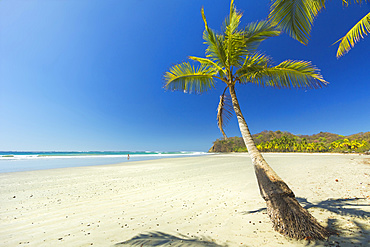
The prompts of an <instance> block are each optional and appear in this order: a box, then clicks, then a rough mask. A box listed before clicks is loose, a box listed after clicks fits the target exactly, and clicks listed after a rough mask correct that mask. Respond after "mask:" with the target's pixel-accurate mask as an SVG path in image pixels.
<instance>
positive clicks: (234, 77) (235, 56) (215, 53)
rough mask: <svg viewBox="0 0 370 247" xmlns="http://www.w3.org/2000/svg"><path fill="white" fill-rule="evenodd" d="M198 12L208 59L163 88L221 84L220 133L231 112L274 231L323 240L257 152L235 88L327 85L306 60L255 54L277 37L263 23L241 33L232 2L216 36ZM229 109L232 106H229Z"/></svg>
mask: <svg viewBox="0 0 370 247" xmlns="http://www.w3.org/2000/svg"><path fill="white" fill-rule="evenodd" d="M201 12H202V17H203V21H204V24H205V31H204V33H203V38H204V40H205V44H206V45H207V49H206V57H205V58H200V57H194V56H191V57H189V59H191V60H193V61H195V62H198V63H199V64H200V65H199V66H194V65H193V64H191V63H189V62H184V63H180V64H177V65H174V66H173V67H172V68H170V70H169V71H168V72H166V73H165V82H166V84H165V88H166V89H167V90H180V91H183V92H189V93H191V92H193V93H202V92H205V91H207V90H209V89H212V88H213V87H214V84H215V83H216V81H218V82H220V83H224V85H225V90H224V93H223V94H222V95H221V97H220V102H219V107H218V114H217V119H218V126H219V128H220V130H221V132H222V133H223V134H224V131H223V127H224V125H225V120H227V118H229V117H230V116H231V112H232V110H233V111H234V113H235V114H236V117H237V119H238V123H239V128H240V132H241V134H242V136H243V140H244V142H245V144H246V147H247V149H248V152H249V154H250V157H251V159H252V163H253V165H254V168H255V173H256V176H257V181H258V185H259V188H260V193H261V196H262V197H263V199H264V200H265V201H266V205H267V212H268V215H269V216H270V219H271V221H272V223H273V227H274V229H275V230H276V231H278V232H280V233H282V234H284V235H287V236H289V237H292V238H296V239H323V238H326V237H327V236H328V235H329V233H328V231H327V230H326V229H325V228H324V227H322V226H321V225H320V224H319V223H318V222H317V220H316V219H315V218H314V217H312V216H311V215H310V214H309V213H308V211H307V210H306V209H304V208H302V206H301V205H300V204H299V203H298V202H297V200H296V199H295V196H294V193H293V191H292V190H291V189H290V188H289V187H288V186H287V185H286V183H285V182H284V181H283V180H282V179H281V178H280V177H279V176H278V175H277V174H276V173H275V172H274V171H273V169H272V168H271V167H270V166H269V165H268V164H267V162H266V161H265V159H264V158H263V157H262V155H261V154H260V152H259V151H258V149H257V148H256V145H255V144H254V141H253V139H252V136H251V134H250V131H249V129H248V125H247V123H246V121H245V119H244V117H243V114H242V112H241V109H240V105H239V103H238V99H237V96H236V91H235V89H236V85H238V84H239V85H247V84H251V83H253V84H257V85H259V86H262V87H274V88H305V89H307V88H313V89H315V88H321V87H322V86H325V85H326V84H327V82H326V81H325V80H324V79H323V77H322V76H321V74H320V72H319V70H318V69H317V68H316V67H314V66H313V65H312V64H311V63H310V62H306V61H292V60H286V61H283V62H281V63H280V64H278V65H276V66H274V65H272V62H271V59H270V58H269V57H267V56H265V55H263V54H261V53H258V52H257V48H258V46H259V44H260V43H261V42H262V41H264V40H265V39H267V38H269V37H274V36H278V35H279V34H280V31H279V30H277V29H276V28H275V27H273V26H271V25H270V23H269V22H267V21H260V22H255V23H251V24H249V25H247V26H246V27H245V28H244V29H239V24H240V19H241V17H242V14H241V13H239V12H238V11H236V9H235V7H234V4H233V1H231V4H230V15H229V16H228V17H227V18H226V20H225V23H224V25H223V29H222V32H221V33H216V32H214V31H213V30H212V29H210V28H209V27H208V24H207V20H206V17H205V14H204V10H203V9H202V11H201ZM227 91H229V93H230V96H229V95H228V94H227V93H226V92H227ZM231 106H232V107H233V108H229V107H231ZM225 117H226V119H225ZM224 135H225V134H224Z"/></svg>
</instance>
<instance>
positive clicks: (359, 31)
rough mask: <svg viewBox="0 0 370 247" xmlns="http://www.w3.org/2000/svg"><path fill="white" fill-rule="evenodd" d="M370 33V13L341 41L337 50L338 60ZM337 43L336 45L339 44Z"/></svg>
mask: <svg viewBox="0 0 370 247" xmlns="http://www.w3.org/2000/svg"><path fill="white" fill-rule="evenodd" d="M369 33H370V12H369V13H368V14H367V15H365V16H364V17H363V18H362V19H361V20H360V21H359V22H357V23H356V25H354V26H353V27H352V28H351V30H349V31H348V33H347V34H346V35H344V36H343V37H342V38H341V39H339V40H338V41H337V42H339V41H340V43H339V47H338V50H337V58H339V57H341V56H343V55H344V54H346V53H347V52H348V51H349V50H350V49H351V48H352V47H354V45H355V44H356V43H357V42H359V41H360V39H363V38H364V37H365V36H366V35H367V34H369ZM337 42H335V43H337Z"/></svg>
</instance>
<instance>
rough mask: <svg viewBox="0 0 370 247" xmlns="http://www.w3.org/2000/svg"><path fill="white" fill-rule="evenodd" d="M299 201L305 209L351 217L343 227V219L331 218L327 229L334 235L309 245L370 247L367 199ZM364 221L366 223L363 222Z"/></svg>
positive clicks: (369, 213) (369, 215)
mask: <svg viewBox="0 0 370 247" xmlns="http://www.w3.org/2000/svg"><path fill="white" fill-rule="evenodd" d="M297 200H298V202H299V203H300V204H301V205H302V206H303V207H304V208H305V209H310V208H319V209H323V210H328V211H330V212H332V213H334V214H336V215H340V216H350V217H351V220H347V221H346V225H343V219H337V218H329V219H328V220H327V225H328V227H327V228H328V230H329V231H330V232H332V233H333V235H332V236H330V237H329V239H328V240H327V241H317V242H315V241H311V242H307V245H310V246H338V247H339V246H340V247H342V246H370V224H369V223H368V222H369V221H370V212H369V211H365V210H363V208H364V207H369V208H370V204H369V203H367V202H366V198H347V199H342V198H340V199H327V200H324V201H321V202H319V203H311V202H309V201H308V200H307V199H306V198H300V197H297ZM359 207H361V208H362V209H361V208H359ZM265 211H266V208H260V209H256V210H252V211H244V212H242V214H245V215H246V214H253V213H259V212H265ZM334 217H335V216H334ZM340 220H342V222H340ZM364 220H365V222H363V221H364ZM361 221H362V222H361ZM366 222H367V223H366Z"/></svg>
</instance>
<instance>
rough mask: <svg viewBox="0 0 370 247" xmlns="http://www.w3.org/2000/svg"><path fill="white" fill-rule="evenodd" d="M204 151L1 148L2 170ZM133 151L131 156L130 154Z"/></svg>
mask: <svg viewBox="0 0 370 247" xmlns="http://www.w3.org/2000/svg"><path fill="white" fill-rule="evenodd" d="M205 154H206V153H203V152H151V151H145V152H130V151H122V152H121V151H120V152H116V151H106V152H98V151H89V152H18V151H16V152H12V151H0V173H5V172H19V171H33V170H44V169H54V168H66V167H79V166H94V165H108V164H117V163H122V162H132V161H140V160H152V159H161V158H170V157H184V156H198V155H205ZM128 155H130V159H129V160H128V159H127V156H128Z"/></svg>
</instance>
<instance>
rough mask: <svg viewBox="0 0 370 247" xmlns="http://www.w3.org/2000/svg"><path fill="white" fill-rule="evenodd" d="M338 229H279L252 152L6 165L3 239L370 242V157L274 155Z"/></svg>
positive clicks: (0, 186)
mask: <svg viewBox="0 0 370 247" xmlns="http://www.w3.org/2000/svg"><path fill="white" fill-rule="evenodd" d="M264 156H265V158H266V160H267V161H268V162H269V164H270V165H271V166H272V167H273V168H274V169H275V171H276V172H277V173H278V174H279V175H280V176H281V177H282V178H283V179H284V180H285V181H286V182H287V183H288V185H289V186H290V187H291V189H292V190H293V191H294V192H295V194H296V197H297V198H298V200H299V201H300V202H301V203H302V204H303V205H304V206H305V207H306V208H307V209H308V210H309V211H310V212H311V213H312V214H313V215H314V216H315V217H316V218H317V219H318V220H319V221H320V222H321V223H322V224H323V225H324V226H329V227H330V228H331V229H335V230H337V231H338V233H339V236H336V235H334V236H331V237H330V238H329V240H327V241H318V242H311V243H309V242H307V241H294V240H291V239H288V238H285V237H284V236H282V235H280V234H278V233H276V232H274V231H273V230H272V226H271V223H270V221H269V218H268V216H267V214H266V210H265V203H264V201H263V199H262V198H261V197H260V195H259V191H258V188H257V183H256V179H255V176H254V171H253V167H252V165H251V161H250V159H249V157H248V155H247V154H224V155H209V156H201V157H190V158H189V157H188V158H171V159H161V160H153V161H141V162H132V163H131V162H130V163H124V164H117V165H105V166H92V167H78V168H65V169H53V170H42V171H32V172H15V173H2V174H0V246H91V245H94V246H114V245H115V244H117V246H162V244H163V245H166V244H168V245H169V244H172V246H370V242H369V241H370V226H369V220H370V205H369V202H370V198H369V195H370V190H369V188H370V162H369V160H370V157H369V156H365V155H362V156H361V155H341V154H337V155H333V154H325V155H323V154H321V155H318V154H264Z"/></svg>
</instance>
